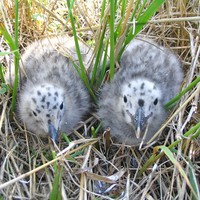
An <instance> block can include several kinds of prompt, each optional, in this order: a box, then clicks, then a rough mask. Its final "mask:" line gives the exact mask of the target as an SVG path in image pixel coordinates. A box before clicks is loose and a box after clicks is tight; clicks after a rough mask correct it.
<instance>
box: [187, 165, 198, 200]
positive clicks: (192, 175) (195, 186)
mask: <svg viewBox="0 0 200 200" xmlns="http://www.w3.org/2000/svg"><path fill="white" fill-rule="evenodd" d="M189 164H190V167H189V179H190V183H191V185H192V188H193V190H194V191H195V194H196V195H192V200H197V199H200V191H199V185H198V181H197V178H196V174H195V169H194V167H193V165H192V163H191V161H189ZM196 196H197V198H196Z"/></svg>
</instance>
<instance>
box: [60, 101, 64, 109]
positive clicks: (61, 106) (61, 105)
mask: <svg viewBox="0 0 200 200" xmlns="http://www.w3.org/2000/svg"><path fill="white" fill-rule="evenodd" d="M62 109H63V102H62V103H61V104H60V110H62Z"/></svg>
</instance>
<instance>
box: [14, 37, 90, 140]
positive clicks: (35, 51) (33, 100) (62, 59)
mask: <svg viewBox="0 0 200 200" xmlns="http://www.w3.org/2000/svg"><path fill="white" fill-rule="evenodd" d="M79 45H80V49H81V53H82V58H83V62H84V64H85V66H87V65H88V64H89V59H90V57H91V52H90V50H89V48H88V47H87V46H86V45H84V44H83V43H81V42H80V43H79ZM72 60H73V61H74V62H75V63H76V64H78V58H77V54H76V48H75V45H74V39H73V38H68V37H56V38H50V39H47V38H46V39H43V40H41V41H37V42H34V43H33V44H31V45H30V46H28V47H27V49H26V51H25V53H24V54H23V55H22V58H21V66H20V89H19V94H18V95H19V96H18V103H17V113H18V116H19V118H20V119H21V120H22V122H23V123H25V125H26V127H27V129H28V130H29V131H31V132H33V133H35V134H37V135H40V136H47V135H49V134H50V136H51V137H52V138H53V139H56V138H57V136H58V135H57V132H58V131H59V130H61V131H64V132H67V133H69V132H70V131H71V130H72V128H73V127H74V126H75V125H76V124H77V123H79V122H80V120H82V119H83V117H84V116H85V115H86V114H87V113H88V111H89V109H90V96H89V94H88V91H87V89H86V87H85V85H84V83H83V82H82V80H81V79H80V77H79V75H78V73H77V71H76V70H75V68H74V66H73V64H72Z"/></svg>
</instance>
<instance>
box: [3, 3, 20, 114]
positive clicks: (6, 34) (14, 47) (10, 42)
mask: <svg viewBox="0 0 200 200" xmlns="http://www.w3.org/2000/svg"><path fill="white" fill-rule="evenodd" d="M17 9H18V2H16V12H17ZM16 16H17V17H18V15H16ZM16 20H17V19H16ZM16 23H17V22H16ZM0 32H1V33H2V34H3V36H4V39H5V41H6V42H7V44H8V45H9V47H10V49H11V51H13V52H14V64H15V80H14V86H13V94H12V103H11V104H12V106H11V111H12V112H13V111H14V108H15V102H16V96H17V87H18V69H19V58H20V54H19V49H18V46H17V44H18V42H17V43H15V42H14V40H13V38H12V36H11V35H10V34H9V32H8V31H7V30H6V28H5V26H4V25H3V24H2V23H0Z"/></svg>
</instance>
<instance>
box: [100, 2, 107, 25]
mask: <svg viewBox="0 0 200 200" xmlns="http://www.w3.org/2000/svg"><path fill="white" fill-rule="evenodd" d="M105 7H106V0H103V2H102V6H101V18H100V22H102V19H103V17H104V12H105Z"/></svg>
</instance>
